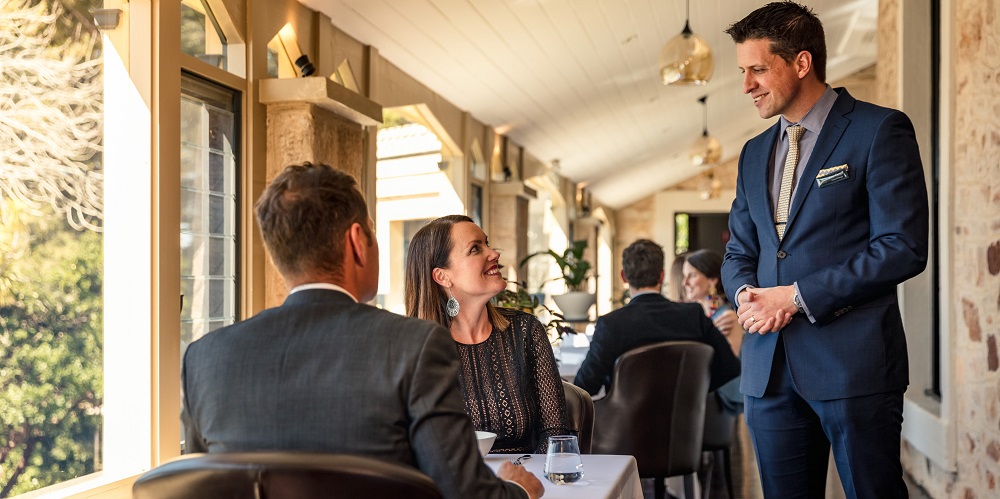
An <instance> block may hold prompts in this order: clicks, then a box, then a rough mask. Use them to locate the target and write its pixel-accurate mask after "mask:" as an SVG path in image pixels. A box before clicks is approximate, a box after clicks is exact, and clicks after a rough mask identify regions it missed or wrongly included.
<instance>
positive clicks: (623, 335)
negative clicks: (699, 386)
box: [573, 239, 740, 395]
mask: <svg viewBox="0 0 1000 499" xmlns="http://www.w3.org/2000/svg"><path fill="white" fill-rule="evenodd" d="M663 274H664V273H663V248H661V247H660V245H658V244H656V243H654V242H653V241H650V240H648V239H639V240H637V241H635V242H634V243H632V244H630V245H629V246H628V247H627V248H625V251H624V252H622V279H623V280H624V281H625V282H626V283H628V285H629V290H630V291H631V294H632V300H631V301H629V302H628V305H625V306H624V307H622V308H620V309H618V310H615V311H613V312H611V313H608V314H605V315H603V316H601V317H599V318H598V319H597V325H596V326H595V328H594V339H593V341H591V342H590V350H589V351H588V352H587V358H585V359H584V360H583V364H582V365H581V366H580V370H579V371H577V373H576V379H574V380H573V384H575V385H576V386H579V387H580V388H583V389H584V390H587V392H589V393H590V394H591V395H595V394H597V392H599V391H600V389H601V387H602V386H603V387H604V389H605V390H608V389H610V388H611V374H612V372H613V371H614V367H615V360H617V359H618V357H619V356H620V355H621V354H623V353H625V352H627V351H629V350H631V349H633V348H638V347H641V346H644V345H649V344H651V343H658V342H661V341H700V342H702V343H707V344H708V345H710V346H711V347H712V348H713V349H714V350H715V355H713V356H712V364H711V366H710V370H711V381H710V382H709V391H712V390H715V389H716V388H718V387H720V386H722V385H723V384H724V383H726V382H727V381H729V380H731V379H733V378H735V377H736V376H737V375H738V374H739V373H740V361H739V359H737V358H736V356H735V355H733V350H732V348H730V346H729V342H728V341H726V337H725V336H723V335H722V333H720V332H719V330H718V329H716V328H715V326H714V325H712V321H711V319H709V318H708V317H707V316H705V312H704V310H702V308H701V305H699V304H697V303H677V302H672V301H670V300H668V299H666V298H665V297H664V296H663V295H661V294H660V288H661V287H662V286H663Z"/></svg>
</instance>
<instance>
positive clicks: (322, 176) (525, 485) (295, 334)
mask: <svg viewBox="0 0 1000 499" xmlns="http://www.w3.org/2000/svg"><path fill="white" fill-rule="evenodd" d="M256 210H257V222H258V224H259V226H260V231H261V235H262V236H263V239H264V244H265V246H266V247H267V250H268V252H269V253H270V256H271V260H272V261H273V262H274V264H275V266H276V267H277V268H278V270H279V271H280V272H281V275H282V276H283V277H284V279H285V282H286V283H287V285H288V287H289V288H291V292H290V293H289V295H288V297H287V299H286V300H285V302H284V304H282V305H281V306H279V307H276V308H272V309H269V310H265V311H263V312H261V313H259V314H257V315H256V316H254V317H252V318H250V319H247V320H245V321H242V322H239V323H236V324H233V325H232V326H229V327H225V328H222V329H220V330H218V331H215V332H212V333H210V334H208V335H206V336H205V337H203V338H201V339H199V340H198V341H195V342H194V343H192V344H191V345H190V346H189V347H188V349H187V352H186V354H185V355H184V367H183V373H182V375H183V387H184V392H185V401H184V408H183V413H182V419H183V421H184V426H185V432H186V442H187V443H186V445H187V449H186V451H187V452H240V451H263V450H301V451H313V452H329V453H343V454H359V455H365V456H369V457H375V458H380V459H385V460H387V461H393V462H398V463H405V464H408V465H410V466H413V467H415V468H417V469H419V470H420V471H422V472H423V473H425V474H427V475H428V476H430V478H431V479H432V480H434V482H435V483H437V485H438V487H440V489H441V491H442V492H443V493H444V496H445V497H448V498H456V499H457V498H468V497H483V498H513V497H517V498H522V497H530V498H535V497H540V496H541V495H542V493H543V488H542V485H541V482H539V481H538V479H537V478H535V476H534V475H532V474H531V473H529V472H527V471H524V469H523V468H521V467H518V466H514V465H512V464H510V463H505V464H504V466H502V467H501V468H500V471H499V475H500V477H502V478H505V479H508V481H504V480H500V479H498V478H497V476H495V475H494V474H493V472H492V471H491V470H490V469H489V467H487V466H486V464H485V463H483V460H482V458H480V456H479V451H478V448H477V445H476V438H475V433H474V431H473V428H472V423H471V421H470V420H469V418H468V416H466V414H465V408H464V402H463V399H462V395H461V393H460V392H459V387H458V368H459V361H458V354H457V353H456V351H455V346H454V345H453V344H452V339H451V335H450V334H449V333H448V330H446V329H444V328H442V327H441V326H439V325H437V324H434V323H432V322H427V321H423V320H418V319H411V318H407V317H402V316H399V315H396V314H392V313H389V312H385V311H382V310H379V309H377V308H375V307H372V306H369V305H365V304H364V302H367V301H369V300H371V299H372V298H373V297H374V296H375V292H376V290H377V287H378V263H379V261H378V243H377V242H376V241H375V234H374V230H373V228H372V225H371V219H370V218H369V216H368V208H367V206H366V205H365V201H364V198H363V197H362V195H361V193H360V192H359V191H358V188H357V184H356V182H355V181H354V179H353V178H352V177H351V176H350V175H347V174H346V173H343V172H340V171H337V170H335V169H333V168H331V167H329V166H326V165H312V164H309V163H305V164H302V165H295V166H290V167H288V168H286V169H285V171H283V172H282V173H281V174H279V175H278V176H277V177H275V178H274V180H273V181H272V182H271V184H270V185H269V186H268V187H267V188H266V189H265V190H264V193H263V194H262V195H261V197H260V199H259V200H258V201H257V206H256ZM359 302H360V303H359ZM526 492H527V493H526Z"/></svg>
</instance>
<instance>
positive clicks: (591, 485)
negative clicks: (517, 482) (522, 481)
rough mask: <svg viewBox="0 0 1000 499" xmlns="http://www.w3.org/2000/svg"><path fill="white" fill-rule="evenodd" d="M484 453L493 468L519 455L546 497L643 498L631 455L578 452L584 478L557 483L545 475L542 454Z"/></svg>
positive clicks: (637, 469)
mask: <svg viewBox="0 0 1000 499" xmlns="http://www.w3.org/2000/svg"><path fill="white" fill-rule="evenodd" d="M523 456H525V455H524V454H487V455H486V457H484V458H483V460H484V461H486V465H487V466H489V467H490V468H491V469H492V470H493V471H494V472H496V471H497V470H498V469H499V468H500V465H502V464H503V463H504V462H507V461H511V460H514V459H517V458H521V460H520V462H521V466H524V469H526V470H528V471H530V472H531V473H532V474H534V475H535V476H536V477H538V479H539V480H540V481H541V482H542V485H543V486H544V487H545V494H544V496H543V497H544V498H545V499H559V498H573V499H642V484H641V483H640V482H639V467H638V465H637V464H636V462H635V458H634V457H632V456H622V455H611V454H581V455H580V457H581V458H582V460H583V478H582V479H580V481H577V482H574V483H569V484H564V485H557V484H554V483H552V482H549V481H548V480H546V479H545V471H544V470H545V454H528V456H529V457H526V458H525V457H523Z"/></svg>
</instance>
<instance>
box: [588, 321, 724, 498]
mask: <svg viewBox="0 0 1000 499" xmlns="http://www.w3.org/2000/svg"><path fill="white" fill-rule="evenodd" d="M712 354H713V352H712V347H710V346H708V345H706V344H704V343H698V342H693V341H668V342H662V343H654V344H651V345H646V346H643V347H639V348H636V349H633V350H629V351H628V352H626V353H624V354H622V356H621V357H619V358H618V360H617V361H616V363H615V370H614V375H613V377H612V381H611V389H610V390H609V391H608V395H607V396H606V397H604V398H602V399H600V400H597V401H595V402H594V412H595V417H594V441H593V448H592V450H593V452H594V453H595V454H631V455H632V456H635V460H636V463H637V464H638V466H639V476H640V477H642V478H654V479H655V482H654V492H655V494H656V498H657V499H663V498H664V497H665V496H666V484H665V483H664V479H665V478H666V477H669V476H676V475H684V492H685V497H694V479H695V475H696V473H697V471H698V467H699V464H700V462H701V447H702V433H703V430H704V425H705V398H706V396H707V395H708V382H709V362H710V361H711V359H712Z"/></svg>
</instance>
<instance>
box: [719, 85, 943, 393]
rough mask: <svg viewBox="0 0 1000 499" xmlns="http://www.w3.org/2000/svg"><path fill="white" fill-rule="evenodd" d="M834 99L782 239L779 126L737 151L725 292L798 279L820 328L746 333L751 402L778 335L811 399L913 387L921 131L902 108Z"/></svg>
mask: <svg viewBox="0 0 1000 499" xmlns="http://www.w3.org/2000/svg"><path fill="white" fill-rule="evenodd" d="M836 91H837V93H838V94H839V96H838V97H837V100H836V102H835V103H834V106H833V109H831V111H830V114H829V115H828V117H827V119H826V122H825V123H824V125H823V129H822V131H821V132H820V135H819V137H818V140H817V141H816V145H815V148H814V149H813V152H812V155H811V156H810V158H809V160H808V163H807V164H806V166H805V169H804V170H803V172H802V177H801V180H800V181H799V182H798V184H797V187H796V190H795V194H794V198H793V200H792V204H791V206H790V209H789V215H788V225H787V226H786V227H787V228H786V232H785V237H784V239H783V240H782V241H780V242H779V241H778V234H777V232H776V231H775V228H774V214H773V213H772V209H771V206H772V203H771V194H770V189H769V182H768V165H769V164H770V162H771V160H772V154H773V150H774V144H775V141H777V140H778V138H779V137H778V133H779V124H778V123H775V125H774V126H772V127H770V128H769V129H768V130H767V131H765V132H764V133H762V134H760V135H758V136H757V137H755V138H753V139H751V140H750V141H748V142H747V143H746V145H745V146H744V147H743V152H742V153H741V154H740V161H739V176H738V179H737V186H736V200H735V201H734V202H733V207H732V210H731V212H730V215H729V229H730V232H731V238H730V240H729V243H728V245H727V246H726V257H725V260H724V263H723V266H722V279H723V284H724V287H725V289H727V290H730V293H735V292H737V291H738V290H739V288H740V287H741V286H743V285H745V284H747V285H751V286H756V287H772V286H781V285H790V284H792V283H795V282H798V287H799V291H800V294H801V298H802V300H803V302H805V305H806V307H807V308H808V310H809V312H810V313H811V314H812V316H813V317H815V319H816V322H815V323H812V322H810V321H809V319H808V318H807V317H806V316H805V315H804V314H796V315H795V316H794V318H793V319H792V321H791V323H790V324H788V326H786V327H785V328H784V329H782V330H781V331H780V332H779V333H777V334H775V333H771V334H765V335H760V334H748V335H747V336H746V338H745V339H744V341H743V348H742V356H741V361H742V362H743V379H742V383H741V386H740V390H741V391H742V392H743V393H744V394H747V395H751V396H754V397H760V396H762V395H763V394H764V391H765V389H766V388H767V383H768V380H769V379H770V375H771V362H772V361H773V360H774V352H775V346H776V343H777V340H778V335H779V334H780V335H781V338H782V339H783V341H784V345H785V352H786V358H787V361H788V367H789V369H790V371H791V373H792V379H793V381H794V383H795V386H796V388H797V389H798V390H799V392H800V393H801V395H802V396H803V397H804V398H806V399H808V400H832V399H838V398H845V397H857V396H863V395H869V394H873V393H883V392H887V391H893V390H900V389H905V387H906V386H907V384H908V383H909V378H908V375H909V373H908V366H907V357H906V339H905V337H904V334H903V323H902V319H901V317H900V312H899V304H898V300H897V297H896V285H898V284H900V283H902V282H903V281H905V280H907V279H909V278H910V277H913V276H915V275H917V274H919V273H920V272H921V271H922V270H923V269H924V267H925V266H926V263H927V234H928V209H927V190H926V187H925V185H924V174H923V169H922V166H921V162H920V156H919V153H918V151H917V142H916V138H915V136H914V132H913V125H912V124H911V123H910V120H909V119H908V118H907V117H906V115H905V114H903V113H902V112H900V111H896V110H893V109H887V108H883V107H879V106H875V105H873V104H869V103H866V102H862V101H858V100H856V99H854V98H853V97H851V95H850V94H848V93H847V91H846V90H844V89H842V88H838V89H836ZM845 164H846V165H847V174H848V178H846V179H843V180H840V181H837V182H831V183H827V184H825V185H824V186H822V187H820V186H818V184H817V182H816V177H817V175H818V174H819V173H820V170H822V169H825V168H831V167H836V166H840V165H845ZM735 298H736V297H735V295H733V296H731V299H733V303H736V301H735Z"/></svg>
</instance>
